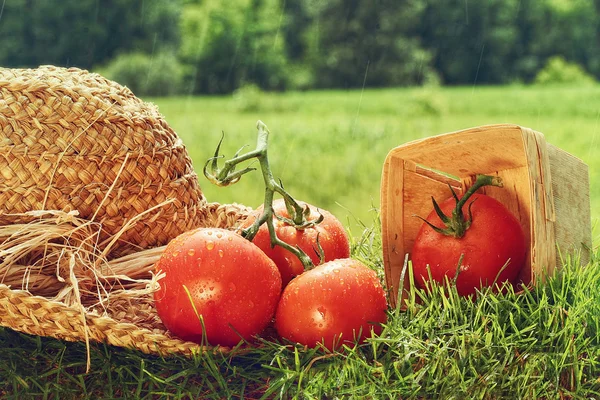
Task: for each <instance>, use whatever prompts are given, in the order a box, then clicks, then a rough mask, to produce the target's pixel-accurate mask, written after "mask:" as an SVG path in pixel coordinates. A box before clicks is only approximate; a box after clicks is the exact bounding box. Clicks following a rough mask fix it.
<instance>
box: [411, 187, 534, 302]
mask: <svg viewBox="0 0 600 400" xmlns="http://www.w3.org/2000/svg"><path fill="white" fill-rule="evenodd" d="M470 203H472V204H473V205H472V206H471V213H472V222H471V225H470V227H469V228H468V229H467V230H466V232H465V234H464V236H462V237H461V238H456V237H453V236H446V235H444V234H441V233H438V232H436V231H434V230H433V229H432V228H431V227H430V226H429V225H427V224H425V223H424V224H423V226H422V227H421V229H420V230H419V233H418V234H417V237H416V239H415V244H414V246H413V249H412V253H411V258H412V266H413V271H414V276H415V280H416V282H417V284H418V285H419V286H420V287H424V286H425V281H426V280H428V279H429V278H428V277H429V271H428V268H429V269H430V270H431V272H430V273H431V277H432V279H433V280H435V281H437V282H440V283H443V282H444V281H445V278H446V277H448V279H449V280H450V281H452V279H454V277H455V275H456V273H457V266H458V262H459V259H460V257H461V254H462V255H463V259H462V262H461V265H460V267H459V271H458V277H457V279H456V287H457V289H458V293H459V294H461V295H469V294H473V293H475V291H476V289H477V288H481V287H485V286H491V285H493V284H494V283H498V284H500V283H502V282H505V281H509V282H511V283H513V284H514V283H516V280H517V278H518V276H519V272H520V270H521V268H522V267H523V264H524V263H525V255H526V253H527V247H526V242H525V234H524V233H523V229H522V228H521V225H520V224H519V221H518V220H517V218H516V217H515V216H514V215H512V214H511V213H510V211H509V210H508V209H507V208H506V207H505V206H504V205H503V204H502V203H500V202H499V201H498V200H496V199H494V198H492V197H489V196H487V195H483V194H473V195H472V196H471V197H470V198H469V199H468V200H467V202H466V203H465V205H464V206H463V208H462V209H463V213H464V215H468V211H467V210H468V207H469V204H470ZM455 206H456V201H455V200H454V198H449V199H448V200H446V201H444V202H443V203H441V204H440V208H441V209H442V211H443V212H444V214H446V215H448V216H449V215H451V214H452V210H453V209H454V208H455ZM427 221H429V222H430V223H432V224H433V225H435V226H437V227H442V226H443V223H442V221H441V219H440V217H439V216H438V215H437V214H436V213H435V211H432V212H431V214H429V216H428V217H427ZM506 262H508V265H507V266H506V267H505V268H504V270H502V272H500V270H501V269H502V267H503V266H504V264H505V263H506Z"/></svg>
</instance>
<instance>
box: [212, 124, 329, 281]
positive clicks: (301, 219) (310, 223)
mask: <svg viewBox="0 0 600 400" xmlns="http://www.w3.org/2000/svg"><path fill="white" fill-rule="evenodd" d="M256 128H257V130H258V138H257V143H256V148H255V149H254V150H252V151H249V152H247V153H244V154H240V153H241V151H242V149H243V148H244V147H242V148H240V149H239V150H238V151H237V152H236V153H235V155H234V156H233V158H232V159H230V160H227V161H225V163H224V164H223V167H222V168H219V165H218V164H219V163H218V161H219V159H221V158H224V157H223V156H221V155H219V151H220V148H221V144H222V142H223V138H224V135H222V136H221V140H220V141H219V144H218V145H217V148H216V150H215V154H214V156H213V157H211V158H209V159H208V160H207V161H206V163H205V164H204V176H205V177H206V178H207V179H208V180H209V181H210V182H212V183H213V184H215V185H217V186H229V185H231V184H234V183H236V182H238V181H239V180H240V178H241V177H242V176H243V175H244V174H246V173H248V172H252V171H255V170H256V168H253V167H246V168H244V169H242V170H239V171H236V167H237V165H238V164H240V163H243V162H245V161H248V160H250V159H253V158H254V159H256V160H257V161H258V163H259V165H260V169H261V172H262V176H263V180H264V184H265V198H264V208H263V212H262V214H261V215H260V217H259V218H257V219H256V220H255V221H254V223H253V224H252V225H250V226H249V227H248V228H246V229H242V230H241V232H240V233H241V235H242V236H243V237H244V238H246V239H247V240H250V241H252V239H254V237H255V236H256V234H257V233H258V230H259V228H260V226H261V225H262V224H264V223H266V224H267V227H268V230H269V236H270V239H271V246H272V247H275V246H281V247H283V248H284V249H286V250H288V251H290V252H291V253H292V254H294V255H295V256H296V257H298V259H300V261H301V262H302V265H303V266H304V268H305V269H311V268H313V267H314V264H313V262H312V260H311V258H310V257H309V256H308V255H307V254H306V253H305V252H304V251H303V250H302V249H300V247H298V246H291V245H289V244H288V243H286V242H284V241H282V240H281V239H279V238H278V237H277V234H276V232H275V226H274V224H273V219H274V218H273V217H275V218H276V219H277V220H280V221H282V222H284V223H286V224H288V225H291V226H293V227H294V228H296V229H299V230H303V229H307V228H311V227H314V226H315V225H317V224H319V223H320V222H322V221H323V219H324V216H323V215H322V214H321V213H319V216H318V217H316V218H313V219H311V218H310V215H311V210H310V208H309V207H308V205H307V206H306V207H305V208H302V206H300V204H298V202H297V201H296V200H295V199H294V198H293V197H292V196H291V195H290V194H289V193H288V192H287V191H286V190H285V189H284V188H283V184H282V183H281V181H279V182H277V181H276V180H275V178H274V177H273V173H272V172H271V166H270V165H269V158H268V156H267V145H268V139H269V133H270V132H269V129H268V128H267V126H266V125H265V124H264V123H263V122H262V121H258V122H257V123H256ZM276 193H277V194H279V195H280V196H281V197H282V198H283V200H284V202H285V206H286V209H287V212H288V214H289V216H290V218H286V217H283V216H281V215H279V214H277V213H276V212H275V211H274V209H273V199H274V197H275V194H276ZM317 245H318V246H319V247H320V245H319V244H318V241H317Z"/></svg>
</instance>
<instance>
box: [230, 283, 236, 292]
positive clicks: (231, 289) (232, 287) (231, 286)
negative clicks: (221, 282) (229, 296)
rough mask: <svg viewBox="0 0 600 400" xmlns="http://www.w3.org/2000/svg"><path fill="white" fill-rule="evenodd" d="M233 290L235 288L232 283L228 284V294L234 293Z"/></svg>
mask: <svg viewBox="0 0 600 400" xmlns="http://www.w3.org/2000/svg"><path fill="white" fill-rule="evenodd" d="M235 289H236V287H235V284H234V283H233V282H232V283H230V284H229V291H230V292H235Z"/></svg>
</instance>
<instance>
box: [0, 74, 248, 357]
mask: <svg viewBox="0 0 600 400" xmlns="http://www.w3.org/2000/svg"><path fill="white" fill-rule="evenodd" d="M250 211H251V210H250V209H249V208H247V207H245V206H243V205H237V204H224V205H221V204H218V203H208V202H207V201H206V199H205V198H204V196H203V194H202V191H201V190H200V186H199V183H198V179H197V175H196V173H195V172H194V170H193V168H192V164H191V160H190V158H189V156H188V154H187V151H186V149H185V147H184V145H183V143H182V141H181V140H180V139H179V137H178V136H177V134H176V133H175V132H174V131H173V130H172V129H171V128H170V127H169V125H168V124H167V122H166V121H165V120H164V118H163V117H162V116H161V115H160V114H159V112H158V110H157V108H156V107H154V106H153V105H151V104H148V103H145V102H143V101H141V100H140V99H138V98H137V97H135V95H134V94H133V93H132V92H131V91H130V90H129V89H127V88H125V87H123V86H120V85H118V84H117V83H115V82H112V81H110V80H107V79H105V78H103V77H102V76H100V75H98V74H93V73H89V72H87V71H84V70H80V69H76V68H69V69H65V68H58V67H53V66H44V67H40V68H37V69H6V68H0V325H2V326H5V327H9V328H12V329H14V330H18V331H21V332H25V333H29V334H34V335H42V336H51V337H55V338H59V339H64V340H70V341H85V342H86V343H89V341H99V342H106V343H108V344H112V345H115V346H122V347H130V348H135V349H138V350H141V351H143V352H146V353H159V354H169V353H174V352H175V353H182V354H190V353H191V352H193V351H198V350H200V346H199V345H198V344H194V343H189V342H184V341H182V340H179V339H177V338H176V337H173V336H171V335H170V334H169V332H168V331H166V329H165V328H164V326H163V325H162V323H161V322H160V318H159V317H158V315H157V314H156V311H155V308H154V305H153V300H152V293H153V291H154V290H155V289H156V283H157V280H158V279H159V276H157V275H155V273H154V272H155V271H153V266H154V263H155V262H156V261H157V260H158V258H159V257H160V254H161V252H162V249H163V248H164V245H166V244H167V243H168V242H169V241H170V240H171V239H173V238H174V237H175V236H177V235H179V234H180V233H183V232H185V231H188V230H191V229H194V228H197V227H218V228H226V229H234V228H235V227H236V226H237V225H239V223H240V222H242V221H243V220H244V219H245V218H246V217H247V216H248V214H249V213H250Z"/></svg>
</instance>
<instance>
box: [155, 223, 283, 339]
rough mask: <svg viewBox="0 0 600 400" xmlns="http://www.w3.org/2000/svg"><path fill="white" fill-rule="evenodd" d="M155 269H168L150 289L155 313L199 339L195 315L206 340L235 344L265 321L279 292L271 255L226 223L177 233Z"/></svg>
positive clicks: (171, 327)
mask: <svg viewBox="0 0 600 400" xmlns="http://www.w3.org/2000/svg"><path fill="white" fill-rule="evenodd" d="M156 271H157V272H158V271H163V272H164V273H165V274H166V276H165V277H164V278H162V279H161V280H160V281H159V283H160V289H159V290H158V291H156V292H155V293H154V300H155V304H156V310H157V311H158V315H159V316H160V318H161V320H162V322H163V323H164V325H165V326H166V327H167V329H168V330H169V331H171V332H172V333H173V334H175V335H177V336H179V337H180V338H182V339H184V340H190V341H193V342H197V343H200V342H201V340H202V324H201V322H200V319H199V318H198V315H201V316H202V319H203V320H204V326H205V329H206V340H207V341H208V342H209V343H210V344H212V345H217V344H218V345H223V346H233V345H235V344H237V343H239V342H240V340H241V338H244V339H246V340H249V339H251V338H252V337H253V336H254V335H256V334H258V333H260V332H261V331H262V330H263V329H264V328H265V327H266V326H267V324H268V323H269V322H270V321H271V320H272V318H273V314H274V313H275V309H276V307H277V302H278V301H279V297H280V295H281V276H280V274H279V271H278V270H277V267H276V266H275V264H274V263H273V261H272V260H271V259H269V258H268V257H267V256H266V255H265V254H264V253H263V252H262V251H261V250H260V249H259V248H258V247H256V246H255V245H254V244H252V243H251V242H249V241H247V240H246V239H244V238H242V237H241V236H240V235H238V234H237V233H234V232H230V231H227V230H224V229H215V228H200V229H197V230H193V231H190V232H186V233H183V234H181V235H180V236H178V237H177V238H175V239H173V240H172V241H171V242H170V243H169V244H168V245H167V247H166V248H165V251H164V253H163V254H162V256H161V258H160V260H159V261H158V263H157V265H156ZM240 336H241V337H240Z"/></svg>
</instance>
